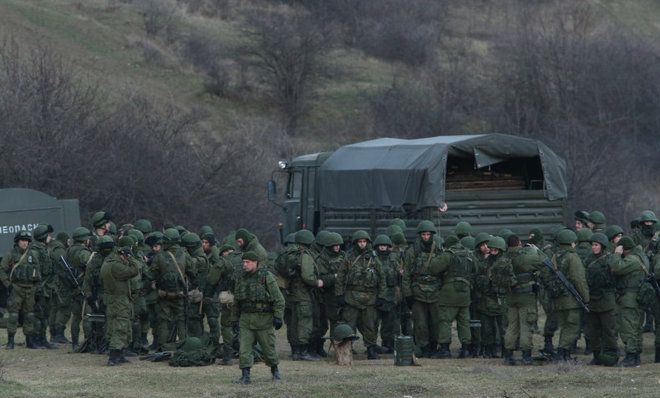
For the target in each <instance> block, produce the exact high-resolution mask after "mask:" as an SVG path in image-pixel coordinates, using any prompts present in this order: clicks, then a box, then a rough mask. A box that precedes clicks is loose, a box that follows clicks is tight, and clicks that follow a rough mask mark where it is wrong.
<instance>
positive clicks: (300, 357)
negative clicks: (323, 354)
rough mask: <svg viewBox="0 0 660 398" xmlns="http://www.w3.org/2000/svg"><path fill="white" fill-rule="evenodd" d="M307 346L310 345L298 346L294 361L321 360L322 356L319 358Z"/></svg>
mask: <svg viewBox="0 0 660 398" xmlns="http://www.w3.org/2000/svg"><path fill="white" fill-rule="evenodd" d="M307 347H309V346H308V345H301V346H298V349H297V355H296V354H295V353H294V355H293V360H294V361H320V360H321V358H319V357H318V356H316V355H312V354H310V352H309V349H308V348H307Z"/></svg>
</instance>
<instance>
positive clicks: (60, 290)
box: [48, 232, 69, 344]
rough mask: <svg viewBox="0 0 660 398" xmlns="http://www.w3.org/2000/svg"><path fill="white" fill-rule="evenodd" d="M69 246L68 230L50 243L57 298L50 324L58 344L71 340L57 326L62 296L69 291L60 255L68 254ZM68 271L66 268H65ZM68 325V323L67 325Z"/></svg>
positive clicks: (49, 318) (51, 311)
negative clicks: (64, 278) (63, 277)
mask: <svg viewBox="0 0 660 398" xmlns="http://www.w3.org/2000/svg"><path fill="white" fill-rule="evenodd" d="M68 247H69V234H67V233H66V232H60V233H58V234H57V236H56V237H55V239H53V240H51V241H50V244H49V245H48V252H49V253H50V259H51V261H52V263H53V266H54V269H53V273H54V275H53V285H54V286H55V290H54V294H53V295H54V297H55V298H56V299H55V300H53V302H52V303H51V305H50V313H49V314H48V325H49V328H50V341H51V342H52V343H58V344H68V343H69V341H68V340H67V339H66V337H64V329H65V328H62V330H59V329H58V327H57V313H58V310H59V307H60V306H61V305H62V302H63V299H62V296H63V295H66V294H67V293H68V292H67V291H66V289H65V287H64V286H62V282H61V281H60V277H61V276H64V274H63V273H61V271H62V270H64V264H62V260H61V259H60V256H65V255H66V250H67V248H68ZM64 272H66V270H64ZM65 326H66V325H65Z"/></svg>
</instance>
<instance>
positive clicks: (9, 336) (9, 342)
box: [5, 333, 657, 352]
mask: <svg viewBox="0 0 660 398" xmlns="http://www.w3.org/2000/svg"><path fill="white" fill-rule="evenodd" d="M15 335H16V333H7V345H6V346H5V348H6V349H8V350H13V349H14V336H15ZM656 352H657V351H656Z"/></svg>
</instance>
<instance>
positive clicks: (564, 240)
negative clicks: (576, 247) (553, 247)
mask: <svg viewBox="0 0 660 398" xmlns="http://www.w3.org/2000/svg"><path fill="white" fill-rule="evenodd" d="M576 240H577V235H575V232H573V231H572V230H570V229H563V230H561V231H559V233H558V234H557V242H558V243H559V244H560V245H570V244H571V243H575V241H576Z"/></svg>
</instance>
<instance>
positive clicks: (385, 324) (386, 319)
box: [378, 303, 401, 348]
mask: <svg viewBox="0 0 660 398" xmlns="http://www.w3.org/2000/svg"><path fill="white" fill-rule="evenodd" d="M398 309H399V308H398V306H397V305H396V304H395V303H391V308H385V310H382V309H379V310H378V318H379V320H380V340H381V341H382V343H383V345H384V346H386V347H389V348H394V339H396V336H398V335H399V334H401V319H400V318H399V315H400V313H399V311H398Z"/></svg>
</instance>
